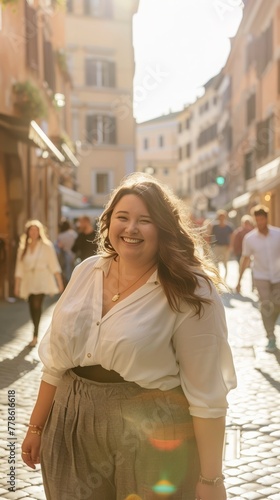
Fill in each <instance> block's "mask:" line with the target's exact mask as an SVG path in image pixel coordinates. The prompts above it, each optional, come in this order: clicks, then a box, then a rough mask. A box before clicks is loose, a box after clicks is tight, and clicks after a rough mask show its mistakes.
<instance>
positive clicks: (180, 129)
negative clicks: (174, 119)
mask: <svg viewBox="0 0 280 500" xmlns="http://www.w3.org/2000/svg"><path fill="white" fill-rule="evenodd" d="M181 132H182V123H178V133H179V134H180V133H181Z"/></svg>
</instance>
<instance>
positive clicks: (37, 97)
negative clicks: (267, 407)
mask: <svg viewBox="0 0 280 500" xmlns="http://www.w3.org/2000/svg"><path fill="white" fill-rule="evenodd" d="M13 92H14V95H15V103H14V104H15V107H16V108H17V110H18V111H19V113H20V114H21V115H22V116H23V117H24V118H28V119H29V120H35V119H36V118H45V117H46V115H47V108H46V105H45V102H44V100H43V98H42V96H41V94H40V91H39V89H38V88H37V87H36V86H35V85H33V83H31V82H30V81H29V80H26V81H25V82H17V83H15V84H14V85H13Z"/></svg>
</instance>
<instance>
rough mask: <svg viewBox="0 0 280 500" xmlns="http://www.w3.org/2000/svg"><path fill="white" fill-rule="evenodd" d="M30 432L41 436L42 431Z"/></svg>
mask: <svg viewBox="0 0 280 500" xmlns="http://www.w3.org/2000/svg"><path fill="white" fill-rule="evenodd" d="M30 434H38V436H41V434H42V431H30Z"/></svg>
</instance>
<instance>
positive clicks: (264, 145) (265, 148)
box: [256, 116, 274, 162]
mask: <svg viewBox="0 0 280 500" xmlns="http://www.w3.org/2000/svg"><path fill="white" fill-rule="evenodd" d="M273 128H274V127H273V117H272V116H269V117H268V118H267V119H266V120H263V121H261V122H258V123H257V126H256V136H257V145H256V157H257V160H258V162H261V161H262V160H265V159H266V158H267V157H268V156H269V155H270V154H271V153H273V151H274V133H273Z"/></svg>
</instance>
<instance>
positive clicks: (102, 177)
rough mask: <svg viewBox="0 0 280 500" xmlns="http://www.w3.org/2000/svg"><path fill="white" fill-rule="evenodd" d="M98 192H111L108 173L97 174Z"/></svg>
mask: <svg viewBox="0 0 280 500" xmlns="http://www.w3.org/2000/svg"><path fill="white" fill-rule="evenodd" d="M95 180H96V194H108V193H109V175H108V174H96V177H95Z"/></svg>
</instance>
